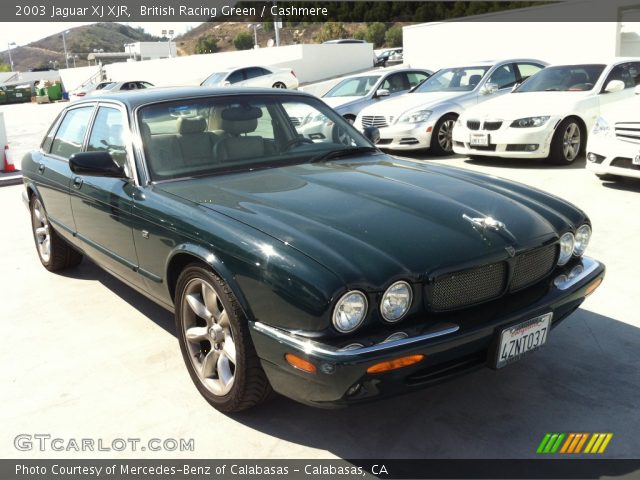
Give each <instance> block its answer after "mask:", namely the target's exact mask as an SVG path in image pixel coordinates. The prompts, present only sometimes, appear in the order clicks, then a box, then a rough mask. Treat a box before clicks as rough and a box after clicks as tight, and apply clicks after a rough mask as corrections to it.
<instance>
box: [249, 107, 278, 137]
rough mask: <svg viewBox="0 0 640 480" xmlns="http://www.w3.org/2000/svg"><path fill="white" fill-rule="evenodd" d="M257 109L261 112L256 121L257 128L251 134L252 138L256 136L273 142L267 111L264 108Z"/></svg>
mask: <svg viewBox="0 0 640 480" xmlns="http://www.w3.org/2000/svg"><path fill="white" fill-rule="evenodd" d="M259 108H260V109H261V110H262V116H261V117H260V118H259V119H258V126H257V127H256V129H255V130H254V131H253V132H252V136H253V135H258V136H260V137H262V138H266V139H269V140H273V139H274V138H275V135H274V134H273V121H272V119H271V114H270V113H269V109H268V108H267V107H266V106H262V107H259Z"/></svg>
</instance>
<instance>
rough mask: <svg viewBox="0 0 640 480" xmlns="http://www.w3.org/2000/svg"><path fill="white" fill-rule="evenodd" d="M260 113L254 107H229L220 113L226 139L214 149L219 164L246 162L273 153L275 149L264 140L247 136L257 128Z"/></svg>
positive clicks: (259, 137)
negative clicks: (236, 161)
mask: <svg viewBox="0 0 640 480" xmlns="http://www.w3.org/2000/svg"><path fill="white" fill-rule="evenodd" d="M261 116H262V111H261V110H260V109H259V108H255V107H249V108H246V107H229V108H226V109H225V110H223V111H222V129H223V130H224V132H225V134H226V135H227V136H226V137H224V138H222V139H221V140H220V141H219V142H218V143H216V145H215V147H214V154H215V156H216V158H217V159H218V161H219V162H233V161H235V160H248V159H250V158H257V157H261V156H265V155H270V154H273V153H275V151H274V150H275V149H274V148H273V146H272V145H270V144H269V143H268V142H265V140H264V138H262V137H261V136H257V135H255V136H254V135H252V136H248V135H247V133H251V132H255V130H256V128H258V118H260V117H261Z"/></svg>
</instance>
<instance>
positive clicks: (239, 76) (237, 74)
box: [227, 69, 244, 84]
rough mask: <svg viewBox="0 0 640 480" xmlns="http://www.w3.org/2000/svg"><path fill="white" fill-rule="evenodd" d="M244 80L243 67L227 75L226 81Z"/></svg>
mask: <svg viewBox="0 0 640 480" xmlns="http://www.w3.org/2000/svg"><path fill="white" fill-rule="evenodd" d="M243 80H244V69H240V70H236V71H235V72H232V73H231V74H230V75H229V76H228V77H227V82H229V83H231V84H234V83H238V82H241V81H243Z"/></svg>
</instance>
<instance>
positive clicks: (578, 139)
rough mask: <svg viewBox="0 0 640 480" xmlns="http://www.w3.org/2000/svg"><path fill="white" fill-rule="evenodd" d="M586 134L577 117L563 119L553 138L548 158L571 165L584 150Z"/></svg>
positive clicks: (554, 161) (561, 163)
mask: <svg viewBox="0 0 640 480" xmlns="http://www.w3.org/2000/svg"><path fill="white" fill-rule="evenodd" d="M585 144H586V134H585V132H584V129H583V128H582V125H581V124H580V122H578V120H576V119H575V118H567V119H565V120H563V121H562V122H561V123H560V125H558V128H557V129H556V132H555V133H554V134H553V139H552V140H551V152H550V154H549V157H548V158H547V160H548V161H549V162H551V163H555V164H557V165H570V164H572V163H573V162H574V161H575V160H576V159H577V158H578V156H579V155H580V154H581V153H582V152H583V151H584V147H585Z"/></svg>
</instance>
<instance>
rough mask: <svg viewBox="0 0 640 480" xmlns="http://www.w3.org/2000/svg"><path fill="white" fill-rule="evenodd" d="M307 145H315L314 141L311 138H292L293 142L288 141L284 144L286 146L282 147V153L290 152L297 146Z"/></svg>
mask: <svg viewBox="0 0 640 480" xmlns="http://www.w3.org/2000/svg"><path fill="white" fill-rule="evenodd" d="M305 143H313V140H311V139H310V138H306V137H296V138H292V139H291V140H287V141H286V142H284V145H283V146H282V151H283V152H286V151H288V150H291V148H292V147H294V146H296V145H302V144H305Z"/></svg>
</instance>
